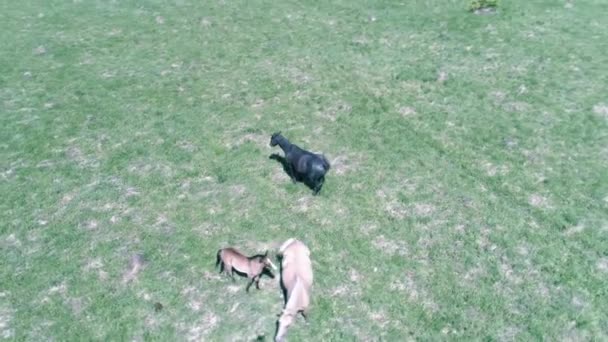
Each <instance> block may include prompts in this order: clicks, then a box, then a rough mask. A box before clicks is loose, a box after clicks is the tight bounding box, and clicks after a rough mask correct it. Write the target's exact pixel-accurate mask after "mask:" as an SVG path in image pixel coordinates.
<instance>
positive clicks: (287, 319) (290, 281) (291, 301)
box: [275, 238, 313, 341]
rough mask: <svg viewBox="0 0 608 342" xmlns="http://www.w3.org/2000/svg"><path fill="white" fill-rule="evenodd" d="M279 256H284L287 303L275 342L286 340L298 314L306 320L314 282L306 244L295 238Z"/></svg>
mask: <svg viewBox="0 0 608 342" xmlns="http://www.w3.org/2000/svg"><path fill="white" fill-rule="evenodd" d="M279 256H282V261H281V284H282V286H283V289H284V291H285V301H286V303H285V307H284V308H283V312H282V313H281V316H280V318H279V321H278V324H277V325H278V327H277V333H276V336H275V341H283V340H284V338H285V335H286V334H287V328H288V327H289V326H290V325H291V324H292V323H293V321H294V319H295V318H296V316H297V314H298V313H301V314H302V316H303V317H304V319H306V315H307V313H308V308H309V306H310V295H311V289H312V281H313V275H312V263H311V261H310V250H309V249H308V247H306V245H305V244H304V243H302V242H301V241H299V240H296V239H293V238H292V239H289V240H287V241H285V243H283V245H282V246H281V248H280V249H279Z"/></svg>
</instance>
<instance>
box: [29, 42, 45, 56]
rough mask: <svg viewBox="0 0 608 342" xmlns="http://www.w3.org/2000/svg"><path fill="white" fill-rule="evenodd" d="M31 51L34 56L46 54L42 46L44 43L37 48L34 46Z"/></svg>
mask: <svg viewBox="0 0 608 342" xmlns="http://www.w3.org/2000/svg"><path fill="white" fill-rule="evenodd" d="M32 52H33V54H34V55H36V56H41V55H44V54H46V48H45V47H44V45H40V46H38V47H37V48H35V49H34V50H33V51H32Z"/></svg>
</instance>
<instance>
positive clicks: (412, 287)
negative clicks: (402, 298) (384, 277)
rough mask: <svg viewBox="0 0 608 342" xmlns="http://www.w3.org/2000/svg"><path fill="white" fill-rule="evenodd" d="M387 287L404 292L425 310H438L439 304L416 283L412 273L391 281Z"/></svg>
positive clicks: (411, 300)
mask: <svg viewBox="0 0 608 342" xmlns="http://www.w3.org/2000/svg"><path fill="white" fill-rule="evenodd" d="M389 289H390V290H392V291H398V292H404V293H405V294H406V295H407V299H408V300H409V301H410V302H412V303H416V304H419V305H421V306H422V307H423V308H424V309H425V310H427V311H430V312H433V313H434V312H437V311H438V310H439V305H438V304H437V303H435V301H434V300H433V299H432V298H431V297H430V295H429V294H428V293H427V292H426V290H425V289H424V288H423V287H420V286H418V285H417V284H416V282H415V281H414V276H413V274H412V273H407V274H406V275H405V279H403V280H399V281H394V282H392V283H391V284H390V285H389Z"/></svg>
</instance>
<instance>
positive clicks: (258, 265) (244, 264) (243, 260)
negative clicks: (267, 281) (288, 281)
mask: <svg viewBox="0 0 608 342" xmlns="http://www.w3.org/2000/svg"><path fill="white" fill-rule="evenodd" d="M218 265H219V266H220V273H222V272H223V271H224V269H225V270H226V274H228V275H230V276H231V277H232V280H233V281H234V271H236V272H237V273H240V274H245V275H246V276H247V278H248V279H249V280H250V282H249V284H247V288H246V289H245V291H247V292H249V288H250V287H251V285H252V284H253V283H254V282H255V287H256V288H257V289H258V290H259V289H260V277H261V276H262V274H264V272H268V273H269V275H270V277H272V278H274V274H272V272H271V271H270V270H269V269H268V267H272V268H273V269H275V270H276V269H277V267H276V266H275V265H274V264H273V263H272V261H270V258H269V257H268V251H266V253H265V254H258V255H254V256H251V257H247V256H245V255H243V254H242V253H241V252H239V251H238V250H237V249H235V248H232V247H227V248H222V249H220V250H219V251H217V260H216V262H215V267H217V266H218Z"/></svg>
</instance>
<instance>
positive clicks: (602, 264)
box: [595, 257, 608, 273]
mask: <svg viewBox="0 0 608 342" xmlns="http://www.w3.org/2000/svg"><path fill="white" fill-rule="evenodd" d="M595 267H596V268H597V269H598V271H600V272H604V273H608V257H604V258H601V259H600V260H598V262H597V263H596V264H595Z"/></svg>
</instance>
